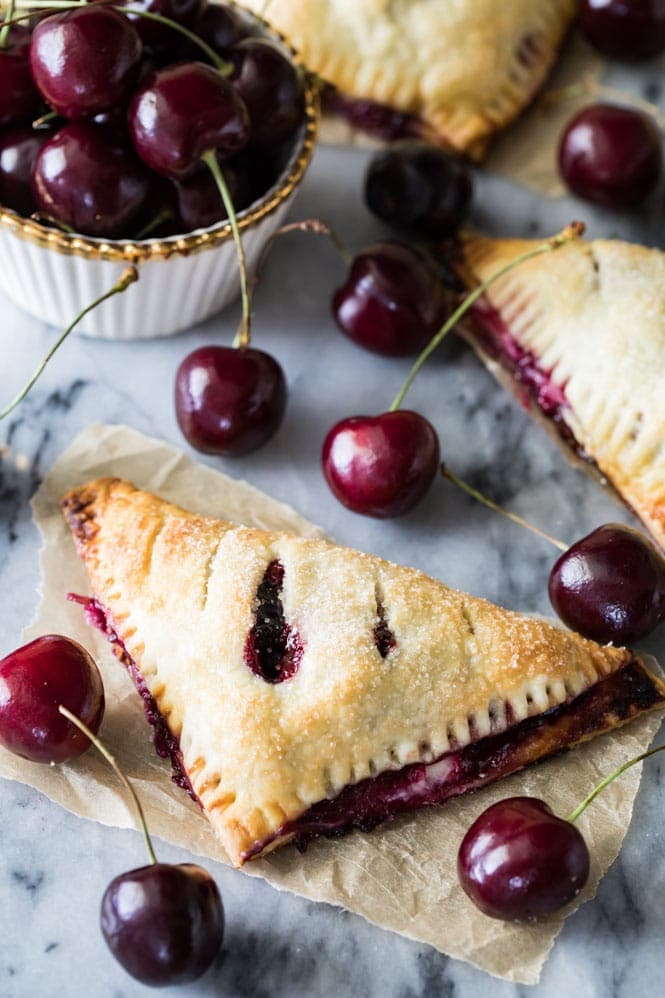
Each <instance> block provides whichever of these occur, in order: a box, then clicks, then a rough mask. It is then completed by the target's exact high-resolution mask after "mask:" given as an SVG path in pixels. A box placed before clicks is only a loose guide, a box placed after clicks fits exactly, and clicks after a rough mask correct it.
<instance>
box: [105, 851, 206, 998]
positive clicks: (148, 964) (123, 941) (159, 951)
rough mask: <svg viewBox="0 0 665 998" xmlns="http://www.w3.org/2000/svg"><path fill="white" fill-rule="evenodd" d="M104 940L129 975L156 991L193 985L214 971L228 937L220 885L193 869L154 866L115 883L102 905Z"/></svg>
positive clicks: (189, 865) (190, 865)
mask: <svg viewBox="0 0 665 998" xmlns="http://www.w3.org/2000/svg"><path fill="white" fill-rule="evenodd" d="M100 925H101V930H102V934H103V936H104V939H105V940H106V942H107V944H108V947H109V949H110V950H111V952H112V953H113V955H114V957H115V958H116V960H118V962H119V963H121V964H122V966H123V967H124V968H125V970H126V971H127V972H128V973H130V974H131V975H132V977H135V978H136V979H137V980H139V981H142V982H143V983H144V984H149V985H151V986H152V987H164V986H166V985H169V984H187V983H189V982H191V981H195V980H196V979H197V978H199V977H200V976H201V975H202V974H203V973H205V971H206V970H207V969H208V967H209V966H210V965H211V963H212V962H213V960H214V959H215V957H216V956H217V953H218V952H219V948H220V946H221V944H222V939H223V937H224V909H223V907H222V900H221V897H220V895H219V890H218V888H217V885H216V883H215V881H214V880H213V879H212V877H211V876H210V874H209V873H207V872H206V871H205V870H204V869H203V868H202V867H200V866H196V865H194V864H193V863H180V864H178V865H177V866H176V865H171V864H167V863H152V864H151V865H149V866H142V867H140V868H139V869H137V870H129V871H128V872H127V873H123V874H121V875H120V876H118V877H115V879H114V880H112V881H111V883H110V884H109V886H108V887H107V888H106V891H105V893H104V897H103V899H102V906H101V913H100Z"/></svg>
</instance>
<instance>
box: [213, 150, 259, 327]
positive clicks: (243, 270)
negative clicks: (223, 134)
mask: <svg viewBox="0 0 665 998" xmlns="http://www.w3.org/2000/svg"><path fill="white" fill-rule="evenodd" d="M201 159H202V160H203V162H204V163H205V165H206V166H207V167H208V169H209V170H210V172H211V173H212V175H213V177H214V180H215V183H216V184H217V189H218V190H219V193H220V195H221V198H222V201H223V202H224V207H225V208H226V214H227V215H228V217H229V222H230V224H231V232H232V233H233V241H234V243H235V244H236V252H237V254H238V266H239V268H240V295H241V298H242V319H241V322H240V329H239V330H238V333H237V335H236V338H235V340H234V342H233V345H234V346H236V347H247V346H249V342H250V339H251V315H250V304H249V289H248V286H247V261H246V259H245V249H244V246H243V244H242V237H241V235H240V229H239V227H238V216H237V215H236V210H235V207H234V206H233V199H232V198H231V192H230V191H229V187H228V184H227V183H226V178H225V177H224V174H223V172H222V168H221V167H220V165H219V163H218V162H217V156H216V155H215V151H214V149H213V150H211V151H210V152H207V153H204V154H203V156H202V157H201Z"/></svg>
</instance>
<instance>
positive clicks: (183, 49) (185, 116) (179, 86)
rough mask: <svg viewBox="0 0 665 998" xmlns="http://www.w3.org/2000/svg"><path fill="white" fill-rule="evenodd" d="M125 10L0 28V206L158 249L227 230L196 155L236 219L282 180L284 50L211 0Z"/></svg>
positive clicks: (291, 118)
mask: <svg viewBox="0 0 665 998" xmlns="http://www.w3.org/2000/svg"><path fill="white" fill-rule="evenodd" d="M132 11H133V12H132V13H130V12H127V13H124V12H123V8H122V3H120V4H118V5H109V4H101V3H100V4H97V3H90V4H86V5H76V8H75V9H68V10H63V11H61V12H58V13H55V14H47V16H43V15H42V16H40V17H39V18H37V19H33V22H34V23H33V22H31V26H24V25H23V24H14V25H11V26H9V27H6V26H5V27H4V28H2V26H1V25H0V204H2V205H3V206H5V207H7V208H10V209H13V210H15V211H17V212H19V214H21V215H24V216H26V215H32V214H33V213H35V212H37V213H38V218H40V220H42V221H45V222H47V223H51V224H53V225H55V226H58V227H60V228H62V229H64V230H65V231H73V232H76V233H79V234H82V235H87V236H92V237H98V238H104V239H125V238H126V239H136V238H142V237H145V236H147V235H154V236H160V237H164V236H168V235H173V234H183V233H187V232H191V231H193V230H196V229H199V228H207V227H209V226H212V225H215V224H216V223H218V222H220V221H222V220H223V219H224V218H225V217H226V211H225V208H224V205H223V204H222V201H221V199H220V196H219V191H218V188H217V186H216V184H215V183H214V181H213V178H212V176H211V174H210V172H209V170H208V169H206V168H205V166H204V164H203V163H202V161H201V156H202V155H203V154H204V153H210V152H214V153H215V155H216V157H217V160H218V162H219V164H220V166H221V168H222V171H223V174H224V178H225V180H226V183H227V185H228V188H229V191H230V194H231V197H232V201H233V204H234V207H235V208H236V210H238V211H239V210H241V209H243V208H245V207H247V206H248V205H249V204H251V203H252V202H253V201H255V200H256V199H257V198H260V197H261V196H262V195H263V194H265V193H266V192H267V191H268V190H269V188H270V187H271V186H272V185H273V184H274V183H275V181H276V180H277V179H278V177H279V176H280V174H281V173H282V172H283V170H284V168H285V166H286V164H287V162H288V160H289V157H290V155H291V153H292V151H293V148H294V144H295V141H296V137H297V135H298V133H299V130H300V128H301V125H302V122H303V119H304V85H303V79H302V75H301V73H300V72H299V70H298V69H297V68H296V67H295V66H294V64H293V63H292V62H291V61H290V59H289V58H288V57H287V55H286V54H285V50H283V49H282V48H280V47H278V45H277V44H276V43H274V42H273V41H272V40H271V39H269V38H267V37H262V36H259V35H258V34H257V33H256V28H255V25H256V24H257V23H258V22H253V21H250V20H245V19H244V17H243V16H242V15H241V14H239V13H237V12H236V10H235V9H234V8H232V7H230V6H217V5H210V6H208V5H207V0H139V2H138V3H133V4H132ZM33 123H35V125H36V127H35V125H33Z"/></svg>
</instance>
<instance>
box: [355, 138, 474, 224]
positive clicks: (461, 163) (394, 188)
mask: <svg viewBox="0 0 665 998" xmlns="http://www.w3.org/2000/svg"><path fill="white" fill-rule="evenodd" d="M472 194H473V185H472V181H471V171H470V169H469V166H468V164H467V162H466V161H465V160H464V159H462V157H461V156H456V155H455V154H454V153H452V152H447V151H446V150H444V149H440V148H438V147H436V146H431V145H428V144H426V143H425V142H418V141H417V140H415V139H413V140H404V141H402V142H396V143H395V144H394V145H392V146H390V147H389V148H388V149H386V150H384V151H382V152H379V153H377V154H376V155H375V156H373V157H372V160H371V161H370V164H369V167H368V170H367V176H366V178H365V200H366V201H367V204H368V207H369V208H370V211H372V212H374V214H375V215H377V216H378V218H380V219H381V220H382V221H384V222H386V223H387V224H388V225H390V226H392V227H393V228H396V229H404V230H406V231H408V232H411V233H413V235H415V236H419V237H422V238H425V239H440V238H446V237H448V236H452V235H454V233H455V232H456V231H457V229H458V228H459V226H460V225H461V223H462V222H463V221H464V219H465V218H466V216H467V214H468V212H469V208H470V206H471V198H472Z"/></svg>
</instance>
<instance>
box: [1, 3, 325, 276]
mask: <svg viewBox="0 0 665 998" xmlns="http://www.w3.org/2000/svg"><path fill="white" fill-rule="evenodd" d="M232 6H236V5H235V4H232ZM243 13H245V14H246V13H247V11H243ZM250 17H252V18H253V19H254V20H255V21H258V22H259V23H260V24H261V25H262V27H263V28H264V29H266V30H267V32H268V33H269V34H270V35H271V36H272V37H273V38H275V39H277V40H278V41H280V42H281V43H282V45H284V46H285V47H286V48H287V49H288V50H289V52H290V54H291V58H292V60H293V62H294V63H295V65H296V66H297V67H298V68H299V69H300V70H301V72H302V73H303V74H304V79H305V120H304V124H303V129H302V137H301V139H300V145H299V147H298V150H297V154H294V155H292V156H291V160H290V165H289V168H288V171H287V172H286V173H285V174H283V175H282V176H281V177H280V180H279V182H278V184H277V186H276V187H275V188H274V189H272V190H271V191H269V193H268V196H267V197H264V198H263V200H261V201H259V202H258V203H257V204H255V205H253V206H252V207H251V208H248V209H246V210H245V211H243V212H239V213H238V226H239V228H240V230H241V231H243V230H245V229H249V228H250V227H251V226H253V225H255V224H256V223H257V222H260V221H261V219H263V218H265V217H266V216H267V215H271V214H272V213H273V212H274V211H276V209H277V208H278V207H279V206H280V205H281V204H283V203H284V201H286V200H287V198H289V197H290V196H291V194H292V193H293V191H294V190H295V189H296V187H297V186H298V184H299V183H300V181H301V180H302V178H303V175H304V173H305V170H306V169H307V167H308V166H309V163H310V160H311V158H312V154H313V152H314V146H315V144H316V135H317V131H318V126H319V114H320V106H319V91H320V84H319V81H318V80H317V78H316V77H315V76H312V75H311V74H309V73H308V72H307V70H306V69H305V67H304V66H303V64H302V63H301V62H300V60H299V59H298V57H297V54H296V52H295V50H294V49H293V48H292V46H291V45H289V43H288V41H287V40H286V39H285V38H284V36H283V35H281V34H280V33H279V32H277V31H275V29H274V28H273V27H272V26H271V25H269V24H268V22H267V21H265V20H264V19H263V18H261V17H258V16H257V15H256V14H254V15H250ZM0 226H2V227H3V228H5V229H8V230H10V231H11V232H13V233H14V234H15V235H17V236H19V237H20V238H21V239H25V240H27V241H28V242H31V243H33V244H35V245H37V246H43V247H45V248H46V249H52V250H55V251H56V252H57V253H64V254H65V255H66V256H81V257H85V258H86V259H89V260H112V261H121V262H124V263H141V262H143V261H146V260H166V259H168V258H169V257H170V256H174V255H176V254H177V255H180V256H190V255H191V254H192V253H198V252H200V251H201V250H204V249H209V248H211V247H213V246H217V245H218V244H219V243H222V242H225V241H226V240H228V239H231V238H232V236H233V234H232V232H231V225H230V224H229V222H228V221H226V222H221V223H220V224H219V225H218V226H215V227H214V228H210V229H203V230H200V231H197V232H191V233H187V234H186V235H182V236H168V237H167V238H166V239H142V240H141V241H136V242H133V241H132V240H129V239H94V238H92V237H89V236H81V235H78V234H69V233H67V232H61V231H60V230H59V229H52V228H49V227H48V226H46V225H42V224H41V223H40V222H35V221H33V220H32V219H30V218H24V217H23V216H22V215H19V214H18V213H17V212H15V211H12V210H11V209H10V208H4V207H3V206H2V205H0Z"/></svg>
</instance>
